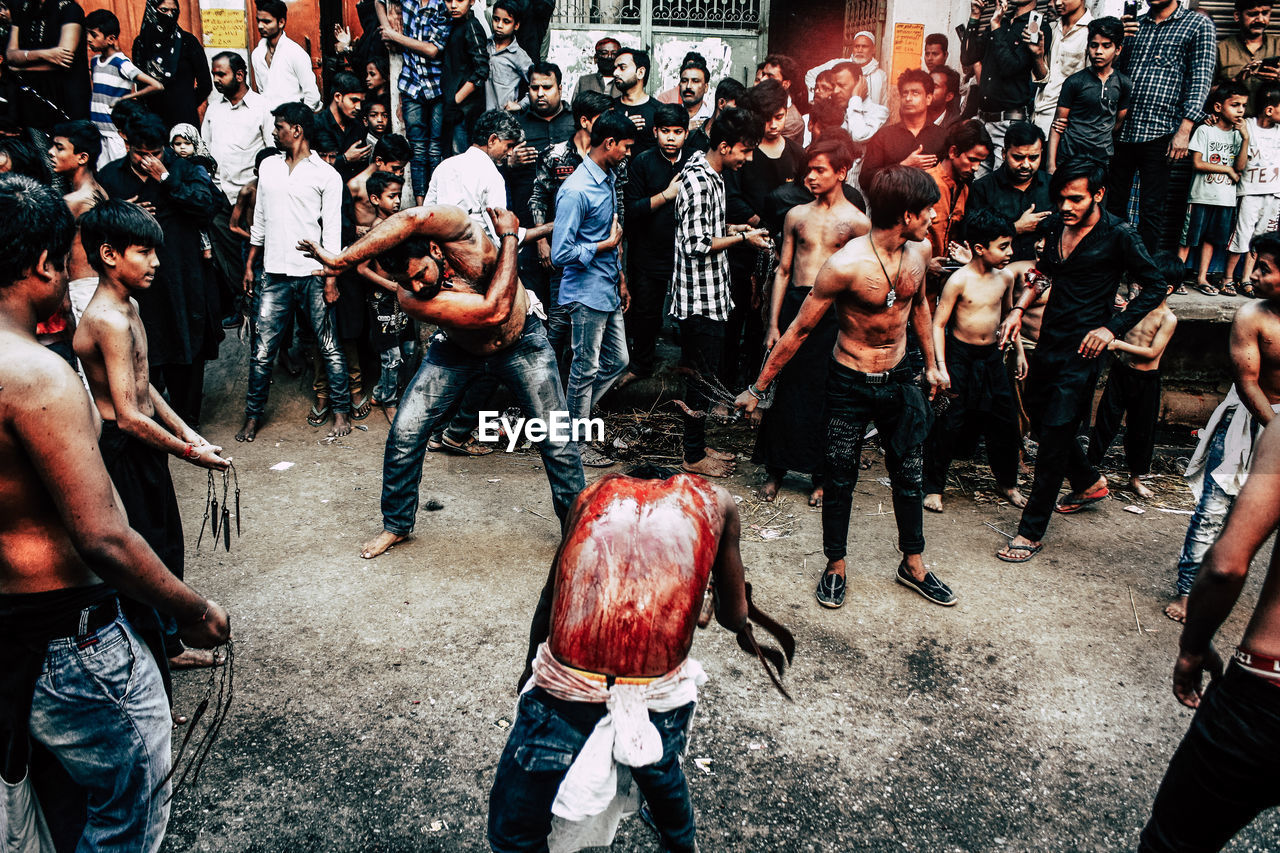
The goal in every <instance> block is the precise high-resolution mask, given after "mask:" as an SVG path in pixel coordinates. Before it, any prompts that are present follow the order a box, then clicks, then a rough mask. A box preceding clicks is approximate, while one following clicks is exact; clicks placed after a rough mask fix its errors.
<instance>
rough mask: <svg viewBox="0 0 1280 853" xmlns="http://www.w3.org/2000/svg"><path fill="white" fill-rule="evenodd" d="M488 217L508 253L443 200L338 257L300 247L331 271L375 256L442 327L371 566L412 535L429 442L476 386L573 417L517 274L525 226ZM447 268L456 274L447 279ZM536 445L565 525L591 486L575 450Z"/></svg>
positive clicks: (405, 433)
mask: <svg viewBox="0 0 1280 853" xmlns="http://www.w3.org/2000/svg"><path fill="white" fill-rule="evenodd" d="M488 213H489V216H490V218H491V219H492V220H493V225H494V228H495V230H496V231H497V234H498V239H499V241H500V242H501V245H502V247H501V250H499V249H497V248H495V247H494V245H493V241H492V240H490V239H489V237H488V235H487V234H486V233H485V230H484V229H483V228H482V227H480V225H478V224H477V223H476V222H475V221H474V220H473V219H471V217H469V216H468V215H467V212H466V211H464V210H462V209H461V208H457V207H452V206H443V205H441V206H435V207H415V208H412V209H410V210H405V211H401V212H400V213H397V214H395V215H394V216H392V217H390V218H388V219H386V220H384V221H382V222H380V223H378V224H377V225H376V226H374V228H373V229H372V230H371V231H370V232H369V233H368V234H366V235H365V236H364V237H362V238H361V239H359V240H357V241H356V242H355V243H353V244H352V245H350V246H348V247H347V248H346V249H345V250H344V251H343V252H341V253H340V254H333V253H330V252H327V251H325V250H324V249H323V248H321V247H320V246H319V245H317V244H315V243H313V242H310V241H304V242H303V243H300V244H299V245H298V248H299V249H300V250H301V251H303V252H305V253H306V254H308V255H310V256H311V257H313V258H315V259H316V260H317V261H319V262H320V263H321V264H323V265H324V266H325V268H326V272H327V273H328V274H332V275H337V274H339V273H342V272H344V271H346V270H348V269H351V268H353V267H356V266H359V265H360V264H361V263H363V262H364V261H366V260H368V259H370V258H378V263H379V264H380V265H381V266H382V268H383V270H384V271H385V272H386V273H387V275H388V277H389V278H391V279H392V280H394V281H395V282H396V283H397V284H398V285H399V293H398V297H399V300H400V305H401V307H402V308H404V310H405V313H407V314H408V315H409V316H410V317H413V318H414V319H416V320H419V321H421V322H424V323H432V324H435V325H437V326H440V327H441V330H442V331H440V332H438V333H437V334H436V335H435V336H434V337H433V338H432V340H431V343H430V345H429V346H428V347H427V352H426V354H425V355H424V356H423V359H422V366H421V367H420V368H419V369H418V373H417V374H416V375H415V376H414V377H413V380H412V381H411V382H410V383H409V387H408V388H406V389H405V391H404V394H403V395H402V396H401V398H400V408H399V409H398V410H397V412H396V417H395V421H394V422H393V423H392V425H391V433H390V434H389V435H388V436H387V451H386V454H385V456H384V458H383V466H382V527H383V529H382V532H381V533H379V534H378V535H377V536H375V537H374V538H373V539H370V540H369V541H368V542H366V543H365V545H364V548H363V549H362V550H361V552H360V556H362V557H364V558H365V559H366V560H368V559H373V558H374V557H376V556H378V555H379V554H381V553H382V552H384V551H386V550H387V549H388V548H390V547H391V546H393V545H395V544H397V543H399V542H403V541H404V540H405V539H407V538H408V536H409V534H410V533H412V532H413V524H414V518H415V516H416V515H417V512H418V481H419V480H421V479H422V461H423V457H424V456H425V455H426V452H427V439H428V437H429V436H430V434H431V431H432V430H433V429H435V428H436V426H437V424H442V423H443V420H444V417H445V415H447V414H448V413H449V411H450V410H451V409H452V408H453V407H454V404H455V403H456V402H458V401H459V400H460V399H461V398H462V396H463V394H464V392H466V390H467V389H468V388H469V387H470V386H471V385H472V383H473V382H475V381H476V380H478V379H480V378H481V377H483V376H494V377H497V378H498V379H499V380H500V381H502V382H503V383H505V384H506V385H507V387H508V388H509V389H510V390H511V391H512V393H514V394H515V395H516V397H517V399H518V401H519V403H520V405H521V406H522V407H523V409H524V412H525V415H526V416H528V417H530V418H541V419H543V420H544V421H545V422H546V423H551V416H552V412H563V411H566V408H565V398H564V390H563V389H562V388H561V386H560V375H559V372H558V370H557V368H556V361H555V355H554V353H552V351H551V347H550V345H549V344H548V343H547V336H546V330H545V328H544V327H543V324H542V320H540V319H539V318H538V317H537V315H535V314H533V313H532V312H531V311H530V298H529V293H528V292H527V291H526V290H525V289H524V285H522V284H521V283H520V279H519V277H518V276H517V275H516V251H517V248H518V247H517V241H518V234H517V229H518V227H519V222H518V220H517V219H516V216H515V214H513V213H511V212H510V211H508V210H503V209H496V210H495V209H492V208H491V209H489V211H488ZM436 252H439V254H440V257H437V256H436V254H435V253H436ZM442 258H443V262H442V260H441V259H442ZM445 263H448V265H449V267H450V268H451V269H452V270H453V271H454V272H455V273H456V274H457V278H446V276H445V268H444V264H445ZM538 449H539V451H540V452H541V453H542V462H543V465H544V467H545V468H546V469H547V479H548V480H549V481H550V482H551V499H552V503H553V504H554V506H555V511H556V515H557V517H559V518H560V519H561V521H562V522H563V520H564V519H565V517H566V516H567V515H568V512H569V506H570V505H571V504H572V503H573V499H574V497H575V496H576V495H577V494H578V492H580V491H582V486H583V483H584V479H583V475H582V461H581V459H580V458H579V456H578V445H577V444H576V443H574V442H572V441H557V440H553V439H552V438H551V437H548V438H546V439H544V440H543V441H541V442H538Z"/></svg>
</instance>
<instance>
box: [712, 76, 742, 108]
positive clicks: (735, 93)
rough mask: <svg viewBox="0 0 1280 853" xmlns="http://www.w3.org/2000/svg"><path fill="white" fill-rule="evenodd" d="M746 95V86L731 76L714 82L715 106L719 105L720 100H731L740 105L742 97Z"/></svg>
mask: <svg viewBox="0 0 1280 853" xmlns="http://www.w3.org/2000/svg"><path fill="white" fill-rule="evenodd" d="M746 96H747V87H746V86H744V85H742V82H741V81H739V80H736V79H734V78H733V77H726V78H724V79H723V80H721V81H720V82H719V83H717V84H716V106H719V105H720V102H721V101H732V102H733V103H734V104H737V105H738V106H742V101H743V98H745V97H746Z"/></svg>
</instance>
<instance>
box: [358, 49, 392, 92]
mask: <svg viewBox="0 0 1280 853" xmlns="http://www.w3.org/2000/svg"><path fill="white" fill-rule="evenodd" d="M390 86H391V60H390V59H388V58H387V57H386V56H382V55H379V54H375V55H374V56H372V57H370V58H369V61H368V62H366V63H365V64H364V92H365V97H367V98H368V99H369V100H371V101H389V100H390V99H391V89H390Z"/></svg>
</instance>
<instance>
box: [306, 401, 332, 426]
mask: <svg viewBox="0 0 1280 853" xmlns="http://www.w3.org/2000/svg"><path fill="white" fill-rule="evenodd" d="M330 411H331V409H330V408H329V404H328V403H326V404H325V405H324V407H323V408H319V409H317V408H316V407H315V405H314V404H312V406H311V411H310V412H309V413H307V423H309V424H311V425H312V426H313V427H318V426H324V425H325V424H326V423H328V422H329V413H330Z"/></svg>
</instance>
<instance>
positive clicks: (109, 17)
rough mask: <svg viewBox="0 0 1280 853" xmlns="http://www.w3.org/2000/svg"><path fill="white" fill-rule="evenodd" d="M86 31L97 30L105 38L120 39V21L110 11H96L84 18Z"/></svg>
mask: <svg viewBox="0 0 1280 853" xmlns="http://www.w3.org/2000/svg"><path fill="white" fill-rule="evenodd" d="M84 30H85V32H88V31H89V30H97V31H98V32H100V33H102V34H103V35H104V36H115V37H116V38H120V19H119V18H117V17H116V15H115V13H114V12H112V11H111V10H110V9H94V10H93V11H92V12H90V13H89V14H87V15H85V16H84Z"/></svg>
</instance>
